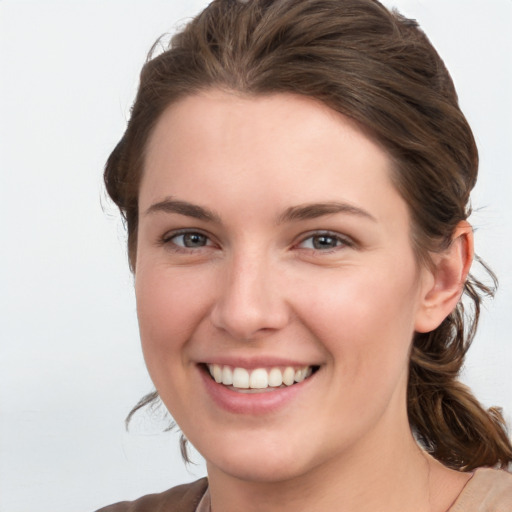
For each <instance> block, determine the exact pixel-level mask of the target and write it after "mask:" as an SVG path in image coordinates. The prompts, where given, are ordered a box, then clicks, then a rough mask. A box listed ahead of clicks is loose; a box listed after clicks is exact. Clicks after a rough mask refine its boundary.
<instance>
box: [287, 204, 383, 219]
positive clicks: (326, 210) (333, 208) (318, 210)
mask: <svg viewBox="0 0 512 512" xmlns="http://www.w3.org/2000/svg"><path fill="white" fill-rule="evenodd" d="M334 213H346V214H349V215H356V216H358V217H364V218H367V219H369V220H371V221H373V222H377V219H376V218H375V217H374V216H373V215H372V214H370V213H369V212H367V211H366V210H363V209H362V208H359V207H357V206H354V205H351V204H348V203H340V202H336V201H334V202H328V203H308V204H303V205H298V206H292V207H290V208H287V209H286V210H285V212H284V213H283V214H282V215H280V216H279V218H278V223H279V224H281V223H285V222H293V221H297V220H309V219H316V218H318V217H323V216H324V215H332V214H334Z"/></svg>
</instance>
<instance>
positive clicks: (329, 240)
mask: <svg viewBox="0 0 512 512" xmlns="http://www.w3.org/2000/svg"><path fill="white" fill-rule="evenodd" d="M313 246H314V247H315V249H325V248H331V247H335V246H336V240H335V239H334V237H332V236H327V235H322V236H317V237H316V238H314V240H313Z"/></svg>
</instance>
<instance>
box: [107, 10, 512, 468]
mask: <svg viewBox="0 0 512 512" xmlns="http://www.w3.org/2000/svg"><path fill="white" fill-rule="evenodd" d="M213 88H220V89H225V90H230V91H235V92H237V93H241V94H245V95H248V96H254V95H266V94H276V93H292V94H298V95H304V96H308V97H311V98H315V99H317V100H319V101H321V102H322V103H324V104H325V105H327V106H328V107H330V108H332V109H333V110H335V111H337V112H339V113H341V114H343V115H345V116H348V117H349V118H351V119H353V120H355V121H356V122H357V123H358V124H359V126H361V127H362V128H363V129H364V130H365V131H366V132H367V133H368V134H369V135H370V136H371V137H373V138H374V139H375V140H376V141H378V142H379V143H380V144H381V145H382V146H383V147H384V148H385V150H386V151H387V152H388V153H389V155H390V156H391V158H392V159H393V162H394V164H395V165H394V172H393V174H392V179H393V182H394V185H395V186H396V188H397V190H398V191H399V193H400V194H401V195H402V197H403V198H404V200H405V201H406V203H407V204H408V207H409V212H410V215H411V225H412V243H413V247H414V249H415V251H416V254H417V257H418V261H420V262H421V263H423V264H429V261H430V258H429V255H430V254H432V253H433V252H437V251H441V250H443V249H445V248H446V247H447V246H448V245H449V244H450V242H451V237H452V235H453V233H454V230H455V228H456V226H457V224H458V223H459V222H460V221H462V220H465V219H466V218H467V217H468V215H469V213H470V209H469V206H468V205H469V196H470V192H471V190H472V188H473V186H474V185H475V182H476V178H477V171H478V151H477V147H476V144H475V140H474V137H473V134H472V132H471V129H470V127H469V125H468V122H467V120H466V118H465V117H464V115H463V113H462V112H461V110H460V108H459V105H458V99H457V94H456V91H455V88H454V85H453V82H452V80H451V77H450V75H449V73H448V71H447V70H446V67H445V65H444V63H443V61H442V60H441V58H440V57H439V55H438V54H437V52H436V51H435V49H434V48H433V46H432V45H431V43H430V41H429V40H428V38H427V37H426V35H425V34H424V33H423V32H422V31H421V30H420V28H419V26H418V24H417V23H416V22H415V21H414V20H409V19H407V18H405V17H403V16H402V15H400V14H399V13H398V12H397V11H388V10H387V9H386V8H385V7H384V6H382V5H381V4H380V3H379V2H378V1H377V0H251V1H249V2H241V1H237V0H215V1H213V2H212V3H211V4H210V5H209V6H208V7H207V8H206V9H205V10H204V11H202V12H201V13H200V14H199V15H198V16H196V17H195V18H194V19H193V20H192V21H191V22H190V23H189V24H188V25H187V26H186V27H185V28H184V30H182V31H181V32H179V33H178V34H176V35H175V36H174V37H173V38H172V40H171V42H170V44H169V46H168V48H167V49H166V50H165V51H163V53H161V54H159V55H157V56H154V55H153V54H150V57H149V58H148V61H147V63H146V64H145V66H144V67H143V69H142V72H141V76H140V86H139V91H138V94H137V97H136V99H135V103H134V105H133V109H132V113H131V118H130V120H129V123H128V127H127V129H126V132H125V134H124V135H123V137H122V139H121V140H120V142H119V143H118V145H117V146H116V148H115V149H114V151H113V152H112V154H111V155H110V157H109V159H108V161H107V164H106V168H105V175H104V177H105V184H106V187H107V191H108V193H109V195H110V196H111V198H112V199H113V200H114V202H115V203H116V204H117V205H118V207H119V208H120V211H121V213H122V215H123V218H124V219H125V221H126V226H127V231H128V255H129V262H130V267H131V269H132V270H133V271H135V269H136V247H137V224H138V214H139V212H138V192H139V186H140V181H141V177H142V174H143V170H144V156H145V150H146V147H147V142H148V140H149V138H150V137H151V134H152V131H153V129H154V127H155V124H156V123H157V122H158V120H159V118H160V116H161V115H162V113H163V112H164V110H165V109H166V108H167V107H168V106H169V105H172V104H173V103H175V102H176V101H179V100H180V99H181V98H183V97H185V96H190V95H193V94H197V93H199V92H201V91H204V90H208V89H213ZM484 268H486V269H487V267H485V266H484ZM487 270H488V269H487ZM489 274H490V275H491V278H492V281H493V284H492V285H490V286H486V285H484V284H483V283H481V282H480V281H478V280H477V279H476V278H475V277H473V276H471V275H470V276H469V277H468V280H467V282H466V283H465V286H464V294H463V297H464V298H463V299H461V300H460V301H459V303H458V305H457V307H456V309H455V310H454V311H453V312H452V313H451V314H450V315H449V316H448V317H447V318H446V319H445V320H444V321H443V322H442V323H441V325H440V326H439V327H438V328H437V329H435V330H434V331H432V332H429V333H417V334H416V335H415V336H414V339H413V342H412V349H411V359H410V370H409V382H408V402H407V407H408V414H409V421H410V424H411V427H412V428H413V430H414V431H415V432H416V434H417V437H418V439H419V440H420V441H421V442H422V444H423V445H424V446H425V448H426V449H427V450H428V451H429V452H430V453H431V454H432V455H433V456H434V457H436V458H437V459H438V460H440V461H441V462H443V463H444V464H445V465H447V466H449V467H451V468H455V469H460V470H465V471H468V470H472V469H474V468H476V467H479V466H495V465H498V466H501V467H505V466H507V465H508V464H509V463H510V462H511V461H512V446H511V444H510V440H509V439H508V437H507V433H506V427H505V422H504V420H503V417H502V415H501V413H500V412H499V410H498V409H490V410H489V411H486V410H485V409H484V408H483V407H482V406H481V405H480V404H479V402H478V401H477V400H476V398H475V397H474V396H473V395H472V394H471V392H470V391H469V389H468V388H467V387H465V386H463V385H462V384H461V383H460V382H459V381H458V376H459V374H460V371H461V368H462V365H463V363H464V358H465V355H466V353H467V350H468V348H469V346H470V344H471V342H472V340H473V338H474V335H475V332H476V327H477V324H478V318H479V314H480V305H481V301H482V298H483V297H485V296H492V295H493V294H494V290H495V285H496V280H495V277H494V274H492V272H490V271H489ZM464 302H467V306H466V307H465V306H464ZM157 397H158V395H157V394H156V393H153V394H150V395H147V396H146V397H144V398H143V399H142V400H141V401H140V402H139V404H137V406H136V407H135V408H134V410H133V411H132V412H131V413H130V415H129V416H128V418H127V420H129V419H130V418H131V416H132V415H133V413H134V412H135V411H136V410H138V409H140V408H142V407H144V406H145V405H147V404H149V403H152V402H153V401H154V400H155V399H157ZM182 446H183V444H182Z"/></svg>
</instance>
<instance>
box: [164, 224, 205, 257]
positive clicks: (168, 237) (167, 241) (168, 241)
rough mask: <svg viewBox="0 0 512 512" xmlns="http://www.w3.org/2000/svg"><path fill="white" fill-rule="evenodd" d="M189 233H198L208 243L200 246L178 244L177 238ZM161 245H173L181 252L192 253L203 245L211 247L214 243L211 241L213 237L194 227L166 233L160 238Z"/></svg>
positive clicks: (176, 250) (174, 248)
mask: <svg viewBox="0 0 512 512" xmlns="http://www.w3.org/2000/svg"><path fill="white" fill-rule="evenodd" d="M187 235H190V236H193V235H197V236H199V237H202V238H203V239H204V240H205V241H206V243H205V244H204V245H201V246H199V247H186V246H185V245H178V244H177V243H176V242H175V240H176V239H177V238H179V237H185V236H187ZM160 245H164V246H167V245H172V246H173V250H174V251H175V252H181V253H192V252H196V251H197V249H202V248H203V247H209V246H212V245H214V244H213V243H212V242H211V239H210V237H209V236H208V235H207V234H205V233H203V232H201V231H199V230H194V229H180V230H178V231H173V232H172V233H166V234H165V235H164V236H163V237H162V239H161V240H160Z"/></svg>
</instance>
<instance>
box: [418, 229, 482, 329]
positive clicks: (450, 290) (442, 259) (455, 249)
mask: <svg viewBox="0 0 512 512" xmlns="http://www.w3.org/2000/svg"><path fill="white" fill-rule="evenodd" d="M473 254H474V249H473V229H472V227H471V225H470V224H469V223H468V222H467V221H461V222H459V224H457V227H456V228H455V231H454V233H453V236H452V241H451V243H450V246H449V247H448V248H447V249H445V250H444V251H442V252H439V253H433V254H432V255H431V259H432V267H431V268H426V269H424V270H425V272H426V273H427V274H429V275H428V276H427V279H424V283H425V285H424V289H423V290H422V292H421V293H422V297H421V299H422V300H421V304H420V307H419V309H418V312H417V315H416V323H415V330H416V332H430V331H433V330H434V329H435V328H436V327H438V326H439V325H440V324H441V322H442V321H443V320H444V319H445V318H446V317H447V316H448V315H449V314H450V313H451V312H452V311H453V310H454V309H455V306H456V305H457V303H458V302H459V299H460V297H461V295H462V292H463V290H464V283H465V282H466V278H467V276H468V274H469V269H470V268H471V263H472V262H473Z"/></svg>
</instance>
